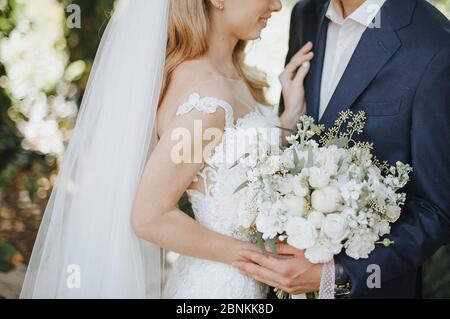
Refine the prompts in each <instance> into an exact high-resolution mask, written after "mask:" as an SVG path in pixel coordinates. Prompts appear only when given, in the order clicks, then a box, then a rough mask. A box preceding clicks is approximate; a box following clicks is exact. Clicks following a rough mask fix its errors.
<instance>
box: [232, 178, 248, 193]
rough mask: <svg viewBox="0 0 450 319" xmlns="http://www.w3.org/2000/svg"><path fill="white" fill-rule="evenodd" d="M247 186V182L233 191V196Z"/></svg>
mask: <svg viewBox="0 0 450 319" xmlns="http://www.w3.org/2000/svg"><path fill="white" fill-rule="evenodd" d="M247 186H248V181H245V182H243V183H242V184H241V185H240V186H239V187H238V188H236V190H235V191H234V193H233V195H234V194H236V193H239V192H240V191H241V190H243V189H244V188H246V187H247Z"/></svg>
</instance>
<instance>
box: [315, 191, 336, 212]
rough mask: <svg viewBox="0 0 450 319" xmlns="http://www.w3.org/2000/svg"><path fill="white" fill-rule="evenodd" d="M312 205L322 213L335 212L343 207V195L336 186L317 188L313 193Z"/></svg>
mask: <svg viewBox="0 0 450 319" xmlns="http://www.w3.org/2000/svg"><path fill="white" fill-rule="evenodd" d="M311 204H312V207H313V208H314V209H315V210H317V211H319V212H322V213H325V214H330V213H335V212H337V211H338V210H340V209H341V208H342V196H341V194H340V193H339V190H338V189H337V188H336V187H333V186H328V187H325V188H323V189H318V190H315V191H314V192H313V193H312V195H311Z"/></svg>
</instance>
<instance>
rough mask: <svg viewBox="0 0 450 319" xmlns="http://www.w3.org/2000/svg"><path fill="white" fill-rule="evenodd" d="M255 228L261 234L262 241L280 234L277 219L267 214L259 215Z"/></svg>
mask: <svg viewBox="0 0 450 319" xmlns="http://www.w3.org/2000/svg"><path fill="white" fill-rule="evenodd" d="M256 228H257V229H258V231H259V232H261V233H262V234H263V239H265V240H266V239H269V238H270V239H272V238H274V237H275V236H277V235H278V233H281V229H280V228H281V225H280V222H279V221H278V219H277V218H276V217H274V216H270V215H267V214H259V215H258V217H257V218H256Z"/></svg>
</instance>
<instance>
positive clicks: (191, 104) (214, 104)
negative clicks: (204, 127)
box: [177, 93, 234, 127]
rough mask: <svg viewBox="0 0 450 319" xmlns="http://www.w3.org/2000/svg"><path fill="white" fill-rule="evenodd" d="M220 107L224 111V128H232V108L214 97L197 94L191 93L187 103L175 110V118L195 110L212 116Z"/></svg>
mask: <svg viewBox="0 0 450 319" xmlns="http://www.w3.org/2000/svg"><path fill="white" fill-rule="evenodd" d="M218 107H221V108H223V109H224V110H225V125H226V127H232V126H233V123H234V117H233V116H234V113H233V107H232V106H231V105H230V104H228V103H227V102H225V101H223V100H219V99H216V98H214V97H209V96H208V97H203V98H202V97H201V96H200V94H198V93H192V94H191V95H190V96H189V98H188V100H187V102H185V103H183V104H182V105H181V106H180V107H179V108H178V110H177V116H180V115H184V114H187V113H189V112H190V111H192V110H193V109H196V110H197V111H200V112H205V113H208V114H213V113H215V112H216V111H217V108H218Z"/></svg>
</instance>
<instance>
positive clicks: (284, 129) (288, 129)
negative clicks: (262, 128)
mask: <svg viewBox="0 0 450 319" xmlns="http://www.w3.org/2000/svg"><path fill="white" fill-rule="evenodd" d="M275 127H276V128H279V129H280V130H283V131H286V132H290V133H297V132H296V131H295V130H291V129H290V128H285V127H281V126H278V125H275Z"/></svg>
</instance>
